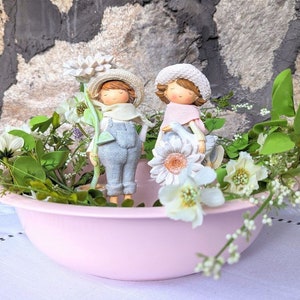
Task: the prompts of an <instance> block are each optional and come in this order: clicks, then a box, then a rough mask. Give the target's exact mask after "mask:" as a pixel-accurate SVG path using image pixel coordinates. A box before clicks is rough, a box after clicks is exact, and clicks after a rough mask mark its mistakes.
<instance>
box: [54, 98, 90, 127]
mask: <svg viewBox="0 0 300 300" xmlns="http://www.w3.org/2000/svg"><path fill="white" fill-rule="evenodd" d="M86 108H87V105H86V104H85V101H84V94H83V93H76V94H75V95H74V97H73V98H69V99H67V100H65V101H64V102H63V103H62V104H61V105H60V106H58V107H57V108H56V112H57V113H58V114H59V115H61V116H62V117H63V119H65V120H67V121H68V122H69V123H70V124H75V123H81V122H82V121H83V113H84V110H85V109H86Z"/></svg>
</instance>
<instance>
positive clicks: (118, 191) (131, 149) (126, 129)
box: [88, 69, 152, 203]
mask: <svg viewBox="0 0 300 300" xmlns="http://www.w3.org/2000/svg"><path fill="white" fill-rule="evenodd" d="M88 92H89V95H90V97H91V98H92V99H93V100H94V101H93V103H94V105H95V106H96V107H99V109H100V110H101V111H102V113H103V118H102V120H101V121H100V131H101V134H100V136H99V139H98V141H97V144H98V155H99V159H100V161H101V163H102V164H103V165H104V167H105V173H106V179H107V184H106V193H107V195H108V196H109V201H110V202H112V203H117V201H118V196H119V195H124V199H132V194H134V193H135V192H136V182H135V172H136V168H137V164H138V161H139V159H140V156H141V152H142V143H143V142H144V141H145V138H146V132H147V128H148V126H152V124H151V123H150V122H149V121H148V120H147V119H146V118H145V117H144V116H143V115H142V114H141V113H140V112H139V111H138V110H137V109H136V107H137V106H138V105H139V104H140V103H141V102H142V100H143V96H144V86H143V83H142V82H141V80H140V79H139V78H138V77H137V76H135V75H134V74H132V73H130V72H128V71H126V70H122V69H111V70H107V71H105V72H104V73H103V74H102V75H100V76H98V77H96V78H95V79H94V80H93V81H92V82H91V83H90V85H89V87H88ZM135 124H141V125H142V130H141V132H140V134H139V135H138V133H137V131H136V128H135ZM91 161H92V159H91Z"/></svg>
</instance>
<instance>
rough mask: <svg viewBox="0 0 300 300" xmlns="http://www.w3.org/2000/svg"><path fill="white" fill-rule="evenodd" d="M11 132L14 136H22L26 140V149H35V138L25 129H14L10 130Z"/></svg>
mask: <svg viewBox="0 0 300 300" xmlns="http://www.w3.org/2000/svg"><path fill="white" fill-rule="evenodd" d="M9 133H10V134H12V135H14V136H18V137H21V138H22V139H23V140H24V148H25V149H26V150H28V151H30V150H32V149H34V147H35V139H34V137H33V136H32V135H31V134H29V133H27V132H25V131H23V130H19V129H13V130H11V131H9Z"/></svg>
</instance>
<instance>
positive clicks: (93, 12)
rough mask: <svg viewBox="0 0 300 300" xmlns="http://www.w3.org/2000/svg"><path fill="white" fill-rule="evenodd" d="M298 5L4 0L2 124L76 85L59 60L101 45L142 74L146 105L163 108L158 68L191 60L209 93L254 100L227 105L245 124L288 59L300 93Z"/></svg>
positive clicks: (41, 108) (294, 0) (224, 0)
mask: <svg viewBox="0 0 300 300" xmlns="http://www.w3.org/2000/svg"><path fill="white" fill-rule="evenodd" d="M1 5H2V7H1ZM299 6H300V0H276V1H275V0H274V1H273V0H272V1H271V0H270V1H263V0H258V1H252V2H251V3H250V2H246V1H245V0H242V1H238V2H232V1H229V0H214V1H213V0H212V1H199V0H189V1H181V0H164V1H158V0H147V1H146V0H145V1H142V0H76V1H72V0H68V1H62V0H26V1H17V0H2V2H1V0H0V16H1V19H0V22H1V24H0V41H1V32H2V41H3V43H2V55H1V56H0V68H1V70H2V72H1V73H0V101H1V100H2V97H3V95H4V92H5V96H4V97H3V112H2V115H1V122H0V127H3V126H4V125H5V124H8V123H10V124H15V125H16V124H17V123H20V122H22V121H23V120H24V119H26V118H29V117H30V116H32V115H35V114H37V113H43V114H49V113H50V112H51V111H52V110H53V108H55V107H56V106H57V104H58V103H60V102H61V101H62V100H64V99H65V98H67V97H69V96H70V95H72V94H73V93H74V92H75V91H77V89H78V84H77V83H76V82H75V80H74V79H73V78H70V77H66V76H63V75H62V74H63V73H62V64H63V62H64V61H66V60H68V59H70V58H76V57H77V56H78V55H79V54H82V55H84V56H86V55H88V54H91V55H94V54H95V53H96V52H97V51H100V52H104V53H107V54H112V55H114V57H115V63H116V64H117V65H118V66H119V67H123V68H126V69H129V70H131V71H133V72H134V73H136V74H137V75H139V76H140V77H141V78H142V79H143V80H144V82H145V88H146V101H145V103H144V104H143V105H142V106H141V109H142V110H143V111H144V112H146V113H151V112H153V111H156V110H161V109H163V108H164V105H163V104H162V103H161V102H160V101H159V100H158V98H157V97H156V96H155V95H154V86H153V83H154V78H155V76H156V75H157V73H158V72H159V70H161V69H162V68H163V67H165V66H167V65H170V64H174V63H180V62H187V63H192V64H194V65H195V66H197V67H199V68H200V69H201V70H202V71H203V72H204V73H205V74H206V75H207V77H208V79H209V80H210V83H211V86H212V94H213V97H219V96H222V95H224V94H226V93H228V92H229V91H231V90H232V91H233V92H234V97H233V102H234V103H235V104H236V103H244V102H249V103H250V104H253V106H254V108H253V110H252V111H250V112H247V115H245V114H244V115H240V114H238V115H237V114H235V113H233V112H228V119H229V120H231V121H229V122H228V126H229V127H228V128H229V129H228V130H229V131H231V127H232V126H233V128H236V127H234V126H235V125H236V124H237V123H238V125H239V128H241V129H242V128H244V127H245V126H248V125H249V124H251V123H252V122H253V121H255V120H258V119H259V117H258V112H259V110H260V109H261V108H262V107H269V105H270V102H271V101H270V100H271V99H270V97H271V87H272V81H273V79H274V78H275V76H276V75H277V74H278V73H279V72H280V71H282V70H283V69H285V68H287V67H290V68H291V69H292V70H293V72H294V85H295V99H297V98H299V99H300V91H299V89H298V88H297V86H298V85H299V83H300V79H299V76H300V75H299V72H300V70H299V68H300V63H299V57H298V56H297V55H298V53H299V49H300V20H299V19H300V13H299ZM2 8H3V9H2ZM1 30H2V31H1ZM3 34H4V35H3ZM0 47H1V43H0ZM0 50H1V48H0ZM0 104H1V103H0Z"/></svg>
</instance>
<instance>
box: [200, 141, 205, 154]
mask: <svg viewBox="0 0 300 300" xmlns="http://www.w3.org/2000/svg"><path fill="white" fill-rule="evenodd" d="M205 151H206V146H205V141H199V152H200V153H205Z"/></svg>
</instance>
